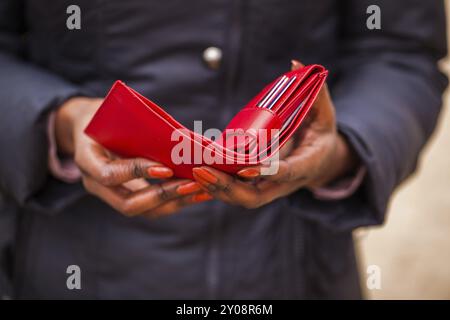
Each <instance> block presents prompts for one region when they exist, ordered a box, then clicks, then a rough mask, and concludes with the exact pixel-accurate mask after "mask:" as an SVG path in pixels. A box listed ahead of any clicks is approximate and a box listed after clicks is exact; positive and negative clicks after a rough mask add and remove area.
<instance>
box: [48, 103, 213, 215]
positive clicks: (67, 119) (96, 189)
mask: <svg viewBox="0 0 450 320" xmlns="http://www.w3.org/2000/svg"><path fill="white" fill-rule="evenodd" d="M101 103H102V99H93V98H84V97H75V98H72V99H70V100H68V101H67V102H66V103H64V104H63V105H62V106H61V107H60V108H59V109H58V111H57V113H56V123H55V134H56V141H57V145H58V150H60V151H61V152H63V153H65V154H67V155H70V156H73V158H74V160H75V163H76V164H77V166H78V167H79V168H80V170H81V172H82V181H83V185H84V187H85V188H86V190H87V191H88V192H90V193H91V194H93V195H95V196H97V197H98V198H100V199H102V200H103V201H105V202H106V203H107V204H109V205H110V206H111V207H113V208H114V209H116V210H117V211H119V212H121V213H122V214H124V215H126V216H135V215H145V216H151V217H153V216H158V215H167V214H171V213H175V212H176V211H178V210H180V209H181V208H183V207H184V206H186V205H189V204H192V203H197V202H202V201H206V200H209V199H210V198H211V197H210V196H209V195H208V194H206V193H204V192H201V189H200V187H199V186H198V185H197V184H196V183H194V182H192V181H189V180H175V179H170V180H168V181H166V182H163V183H159V184H149V183H148V182H147V181H146V180H145V178H153V179H168V178H171V177H172V175H173V172H172V170H171V169H169V168H167V167H165V166H163V165H161V164H159V163H156V162H153V161H150V160H147V159H142V158H135V159H120V158H117V157H114V156H113V155H112V154H111V153H109V152H108V151H107V150H105V149H104V148H103V147H102V146H100V145H99V144H97V143H96V142H95V141H93V140H92V139H90V138H89V137H88V136H87V135H85V134H84V132H83V131H84V129H85V128H86V126H87V124H88V123H89V121H90V120H91V118H92V117H93V115H94V113H95V112H96V111H97V109H98V107H99V106H100V104H101Z"/></svg>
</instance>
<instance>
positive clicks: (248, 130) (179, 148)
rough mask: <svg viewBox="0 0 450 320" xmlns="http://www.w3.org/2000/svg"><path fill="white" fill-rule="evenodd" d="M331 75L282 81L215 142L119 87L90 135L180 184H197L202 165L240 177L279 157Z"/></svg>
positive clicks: (311, 73) (314, 71) (293, 74)
mask: <svg viewBox="0 0 450 320" xmlns="http://www.w3.org/2000/svg"><path fill="white" fill-rule="evenodd" d="M327 75H328V71H327V70H326V69H325V68H324V67H323V66H320V65H309V66H305V67H303V68H301V69H298V70H294V71H290V72H287V73H285V74H283V75H281V76H280V77H278V78H277V79H275V80H274V81H273V82H272V83H270V84H269V85H267V86H266V87H265V88H264V89H263V90H262V91H261V92H260V93H259V94H258V95H256V96H255V97H254V98H253V99H252V100H251V101H250V102H249V103H248V104H247V105H246V106H245V107H244V108H243V109H241V111H239V112H238V113H237V114H236V115H235V116H234V117H233V119H231V121H230V122H229V124H228V125H227V127H226V128H225V130H223V131H222V133H221V134H220V135H219V136H216V137H214V138H213V137H205V136H203V135H202V134H201V133H197V132H194V131H191V130H189V129H187V128H186V127H184V126H183V125H182V124H180V123H179V122H178V121H176V120H175V119H174V118H173V117H171V116H170V115H169V114H168V113H167V112H165V111H164V110H163V109H162V108H161V107H159V106H158V105H157V104H156V103H154V102H152V101H150V100H149V99H147V98H145V97H144V96H142V95H140V94H139V93H138V92H136V91H134V90H133V89H131V88H130V87H127V86H126V85H125V84H124V83H123V82H121V81H116V82H115V83H114V85H113V86H112V88H111V90H110V91H109V93H108V95H107V96H106V98H105V100H104V101H103V103H102V105H101V106H100V108H99V109H98V111H97V112H96V114H95V115H94V117H93V118H92V120H91V122H90V123H89V124H88V126H87V128H86V129H85V133H86V134H88V135H89V136H90V137H91V138H92V139H94V140H95V141H97V142H98V143H99V144H101V145H102V146H104V147H105V148H106V149H108V150H110V151H112V152H113V153H115V154H117V155H119V156H122V157H126V158H132V157H143V158H147V159H151V160H154V161H158V162H160V163H162V164H164V165H166V166H168V167H170V168H172V169H173V171H174V174H175V176H176V177H179V178H189V179H192V178H193V177H192V168H194V167H197V166H201V165H207V166H211V167H214V168H216V169H219V170H222V171H225V172H228V173H236V172H237V171H239V170H241V169H242V168H244V167H248V166H254V165H257V164H261V163H264V162H265V161H267V160H268V159H273V158H274V156H275V155H277V153H278V150H279V149H280V148H281V147H282V146H283V145H284V144H285V143H286V142H287V141H288V139H289V138H290V137H291V136H292V134H293V133H294V132H295V131H296V130H297V129H298V128H299V126H300V124H301V123H302V121H303V120H304V119H305V116H306V115H307V114H308V112H309V110H310V109H311V107H312V105H313V103H314V101H315V99H316V97H317V95H318V93H319V91H320V89H321V87H322V86H323V84H324V82H325V80H326V78H327Z"/></svg>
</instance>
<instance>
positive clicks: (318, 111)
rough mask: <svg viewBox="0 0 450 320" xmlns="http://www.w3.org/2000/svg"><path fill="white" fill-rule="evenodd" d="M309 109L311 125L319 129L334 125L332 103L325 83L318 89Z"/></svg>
mask: <svg viewBox="0 0 450 320" xmlns="http://www.w3.org/2000/svg"><path fill="white" fill-rule="evenodd" d="M311 111H312V117H313V121H312V122H311V126H313V127H315V128H320V129H330V128H334V127H335V109H334V104H333V101H332V100H331V96H330V92H329V90H328V86H327V84H326V83H325V84H324V85H323V87H322V88H321V89H320V91H319V93H318V95H317V98H316V101H315V102H314V104H313V107H312V110H311Z"/></svg>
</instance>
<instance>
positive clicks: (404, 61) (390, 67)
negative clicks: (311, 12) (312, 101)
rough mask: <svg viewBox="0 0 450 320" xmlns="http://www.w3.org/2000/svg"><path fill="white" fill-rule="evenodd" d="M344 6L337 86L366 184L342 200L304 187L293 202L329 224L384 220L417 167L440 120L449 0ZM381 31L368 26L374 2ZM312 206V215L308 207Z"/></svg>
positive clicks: (344, 124) (356, 1) (340, 117)
mask: <svg viewBox="0 0 450 320" xmlns="http://www.w3.org/2000/svg"><path fill="white" fill-rule="evenodd" d="M339 3H341V4H342V6H343V7H341V9H342V10H341V12H342V13H341V26H342V29H341V37H342V39H341V45H342V47H341V49H342V50H341V54H342V56H341V57H340V59H339V60H340V62H339V67H338V68H337V70H332V72H335V73H336V81H335V82H334V83H333V85H332V87H331V93H332V97H333V101H334V103H335V106H336V113H337V121H338V127H339V129H340V131H341V133H342V134H344V135H345V136H346V137H347V138H348V140H349V142H350V143H351V145H352V146H353V147H354V149H355V150H356V152H357V154H358V155H359V157H360V158H361V160H362V162H363V165H365V167H366V168H367V175H366V177H365V179H364V182H363V184H362V186H361V187H360V188H359V190H358V191H357V192H356V193H355V194H354V195H353V196H351V197H349V198H347V199H343V200H340V201H331V202H330V201H328V202H327V201H321V202H319V201H317V200H316V199H313V197H311V196H310V195H307V193H306V192H299V193H298V194H295V195H293V197H292V198H291V200H292V201H294V202H297V204H296V205H297V206H301V207H302V208H304V212H305V215H306V216H308V217H309V218H311V219H314V220H318V221H319V222H321V223H324V224H327V225H329V226H330V227H331V228H338V229H353V228H355V227H359V226H365V225H373V224H381V223H383V221H384V216H385V212H386V208H387V205H388V202H389V198H390V196H391V194H392V192H393V191H394V189H395V188H396V187H397V186H398V185H399V184H400V183H401V182H402V181H403V180H405V179H406V178H407V177H408V176H409V175H411V173H412V172H413V171H414V170H415V168H416V165H417V160H418V156H419V154H420V151H421V149H422V148H423V146H424V145H425V143H426V142H427V140H428V138H429V137H430V135H431V134H432V133H433V130H434V128H435V125H436V121H437V118H438V115H439V112H440V109H441V105H442V100H441V99H442V93H443V91H444V90H445V88H446V86H447V79H446V77H444V76H443V74H441V72H440V71H439V68H438V61H439V59H441V58H443V57H444V56H445V55H446V48H447V45H446V34H445V28H446V27H445V10H444V3H443V1H439V0H433V1H421V0H414V1H412V0H396V1H390V0H378V1H376V0H346V1H342V2H339ZM373 4H375V5H377V6H378V7H379V8H380V13H381V15H380V17H381V29H379V30H369V29H368V28H367V26H366V19H367V18H368V17H369V14H367V13H366V10H367V8H368V7H369V6H370V5H373ZM306 212H307V213H306Z"/></svg>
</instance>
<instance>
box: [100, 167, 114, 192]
mask: <svg viewBox="0 0 450 320" xmlns="http://www.w3.org/2000/svg"><path fill="white" fill-rule="evenodd" d="M99 180H100V181H99V182H100V183H101V184H103V185H104V186H107V187H112V186H114V183H115V174H114V170H112V168H111V167H109V166H106V167H104V168H103V169H102V170H101V172H100V177H99Z"/></svg>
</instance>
